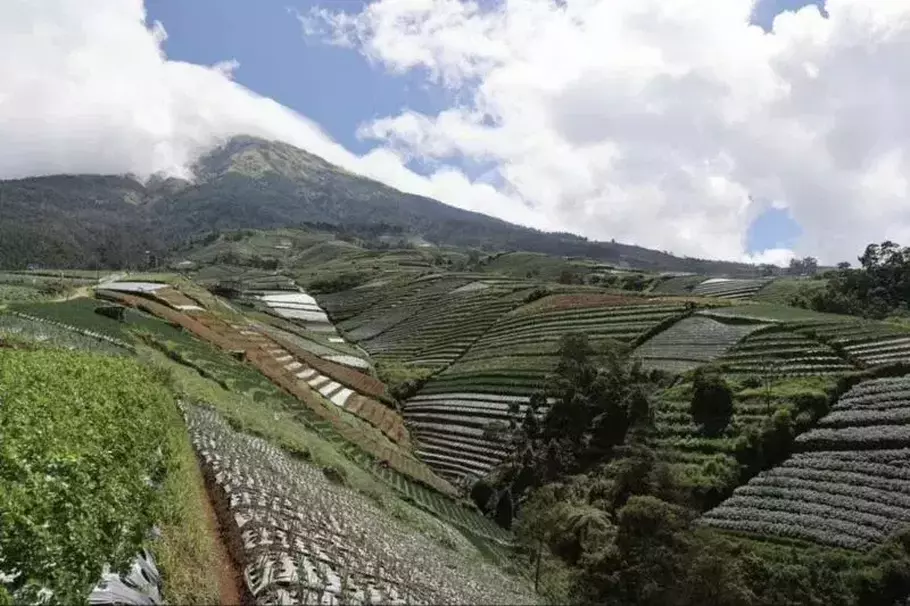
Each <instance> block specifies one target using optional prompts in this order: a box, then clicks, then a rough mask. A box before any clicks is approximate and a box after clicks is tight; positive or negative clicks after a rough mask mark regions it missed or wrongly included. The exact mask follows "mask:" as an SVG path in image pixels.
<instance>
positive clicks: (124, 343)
mask: <svg viewBox="0 0 910 606" xmlns="http://www.w3.org/2000/svg"><path fill="white" fill-rule="evenodd" d="M100 305H102V303H101V302H100V301H97V300H95V299H87V298H79V299H71V300H69V301H62V302H59V303H31V304H21V305H13V306H11V309H10V312H11V313H13V314H17V315H19V316H21V317H26V318H29V319H32V320H38V321H41V322H46V323H48V324H51V325H54V326H57V327H59V328H63V329H66V330H70V331H73V332H78V333H80V334H83V335H86V336H89V337H92V338H96V339H101V340H104V341H108V342H111V343H113V344H115V345H118V346H121V347H127V348H128V347H129V346H130V343H131V342H132V335H131V333H130V329H143V330H157V329H158V327H159V326H160V325H161V322H160V321H159V320H157V319H155V318H152V317H150V316H147V315H145V314H142V313H140V312H137V311H134V310H131V309H127V310H126V311H125V312H124V315H123V322H118V321H117V320H114V319H112V318H109V317H107V316H103V315H101V314H99V313H96V312H95V309H97V308H98V307H99V306H100Z"/></svg>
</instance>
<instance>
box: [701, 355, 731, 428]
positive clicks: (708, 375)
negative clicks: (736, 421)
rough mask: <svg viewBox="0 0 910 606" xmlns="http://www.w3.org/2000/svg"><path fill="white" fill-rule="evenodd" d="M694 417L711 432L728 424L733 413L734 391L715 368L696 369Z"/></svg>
mask: <svg viewBox="0 0 910 606" xmlns="http://www.w3.org/2000/svg"><path fill="white" fill-rule="evenodd" d="M691 411H692V418H693V419H695V422H696V423H699V424H701V425H703V426H704V427H705V430H706V431H708V432H709V433H717V432H719V431H720V430H722V429H723V428H725V427H726V426H727V424H728V423H729V422H730V417H731V416H732V415H733V392H732V390H731V389H730V386H729V385H728V384H727V382H726V380H724V378H723V376H722V375H721V374H720V373H719V372H718V371H717V370H715V369H711V368H709V367H704V366H703V367H701V368H699V369H698V370H696V371H695V376H694V380H693V387H692V404H691Z"/></svg>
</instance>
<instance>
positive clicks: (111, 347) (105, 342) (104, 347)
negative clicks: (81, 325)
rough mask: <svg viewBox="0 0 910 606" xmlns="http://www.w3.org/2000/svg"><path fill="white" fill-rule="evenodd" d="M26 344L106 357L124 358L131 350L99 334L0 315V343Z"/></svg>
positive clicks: (22, 317)
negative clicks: (4, 341) (79, 351)
mask: <svg viewBox="0 0 910 606" xmlns="http://www.w3.org/2000/svg"><path fill="white" fill-rule="evenodd" d="M3 340H7V341H27V342H30V343H35V344H39V345H42V346H48V347H55V348H58V349H75V350H82V351H91V352H95V353H102V354H109V355H127V354H129V353H131V348H130V347H129V345H128V344H127V343H125V342H120V341H119V340H114V339H111V338H106V337H105V336H104V335H101V334H100V333H96V334H94V335H93V334H90V333H88V332H86V331H79V330H73V329H71V328H66V327H64V326H61V325H58V324H55V323H51V322H47V321H42V320H38V319H32V318H29V317H26V316H23V315H19V314H16V313H11V312H10V313H2V312H0V342H2V341H3Z"/></svg>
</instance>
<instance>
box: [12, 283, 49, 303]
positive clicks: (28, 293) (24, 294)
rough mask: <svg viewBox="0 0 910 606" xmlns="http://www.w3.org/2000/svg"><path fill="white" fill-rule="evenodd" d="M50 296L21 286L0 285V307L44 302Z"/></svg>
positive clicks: (39, 290)
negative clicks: (15, 303)
mask: <svg viewBox="0 0 910 606" xmlns="http://www.w3.org/2000/svg"><path fill="white" fill-rule="evenodd" d="M49 298H50V295H48V294H47V293H45V292H43V291H42V290H41V289H40V288H34V287H31V286H24V285H21V284H0V305H2V304H3V303H10V302H16V301H44V300H47V299H49Z"/></svg>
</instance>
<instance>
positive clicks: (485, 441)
mask: <svg viewBox="0 0 910 606" xmlns="http://www.w3.org/2000/svg"><path fill="white" fill-rule="evenodd" d="M513 406H518V413H517V414H518V416H523V415H524V414H525V412H526V411H527V407H528V398H527V397H523V396H509V395H489V394H482V393H446V394H424V395H419V396H417V397H414V398H411V399H410V400H408V401H407V402H406V403H405V404H404V409H403V412H404V415H405V417H406V418H407V420H408V425H409V426H410V427H411V429H412V431H413V432H414V433H415V435H416V437H417V440H418V447H417V454H418V455H420V458H421V459H423V460H424V461H426V462H427V463H429V464H430V465H432V466H433V467H434V468H435V469H437V470H438V471H439V472H440V473H441V474H443V475H446V476H449V477H452V478H459V477H465V476H476V477H483V476H484V475H486V474H487V473H488V472H489V471H490V470H491V469H492V468H493V467H495V466H496V465H498V464H499V463H501V462H502V460H503V458H504V457H505V456H506V455H507V454H508V451H507V450H506V449H505V448H504V447H503V446H502V445H501V444H498V443H496V442H495V441H494V440H491V439H489V438H488V437H487V435H486V433H485V432H486V430H487V428H489V427H490V425H491V424H493V423H496V422H500V423H507V422H508V421H509V420H510V419H511V418H512V416H513V413H512V412H511V407H513Z"/></svg>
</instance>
